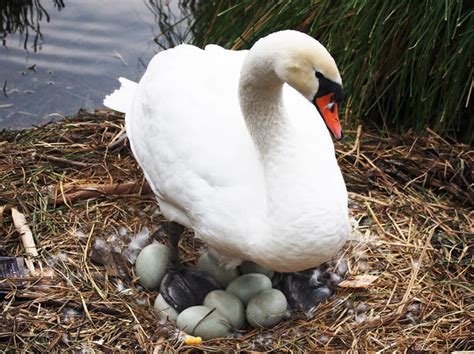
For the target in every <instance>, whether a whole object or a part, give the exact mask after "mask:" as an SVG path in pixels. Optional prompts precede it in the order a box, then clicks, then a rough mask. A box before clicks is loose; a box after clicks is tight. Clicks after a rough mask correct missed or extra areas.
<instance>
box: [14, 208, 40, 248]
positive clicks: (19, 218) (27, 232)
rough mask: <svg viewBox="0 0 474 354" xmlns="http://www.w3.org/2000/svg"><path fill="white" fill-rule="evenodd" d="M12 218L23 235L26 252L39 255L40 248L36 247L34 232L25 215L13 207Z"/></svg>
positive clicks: (22, 240) (22, 239)
mask: <svg viewBox="0 0 474 354" xmlns="http://www.w3.org/2000/svg"><path fill="white" fill-rule="evenodd" d="M12 219H13V224H14V225H15V228H16V230H17V231H18V233H19V234H20V235H21V242H22V243H23V246H24V247H25V250H26V253H27V254H28V255H30V256H33V257H36V256H38V250H37V249H36V245H35V240H34V239H33V233H32V232H31V229H30V227H29V226H28V224H27V223H26V219H25V215H23V214H22V213H20V212H19V211H18V210H17V208H15V207H13V208H12Z"/></svg>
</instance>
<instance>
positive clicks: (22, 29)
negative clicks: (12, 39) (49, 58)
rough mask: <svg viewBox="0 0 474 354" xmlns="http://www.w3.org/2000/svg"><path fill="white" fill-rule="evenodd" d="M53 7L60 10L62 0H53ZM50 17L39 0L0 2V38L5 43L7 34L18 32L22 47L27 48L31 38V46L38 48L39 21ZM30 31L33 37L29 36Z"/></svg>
mask: <svg viewBox="0 0 474 354" xmlns="http://www.w3.org/2000/svg"><path fill="white" fill-rule="evenodd" d="M53 1H54V7H55V8H56V9H57V10H58V11H60V10H61V9H62V8H64V2H63V0H53ZM43 19H46V22H49V20H50V17H49V15H48V12H47V11H46V9H45V8H44V7H43V6H42V5H41V2H40V0H20V1H8V0H4V1H2V2H0V39H1V40H2V44H3V45H4V46H5V45H6V38H7V36H8V35H9V34H14V33H17V32H18V33H19V34H20V35H21V36H23V38H24V39H23V48H25V49H26V50H28V41H29V40H32V41H33V43H32V48H33V50H34V51H35V52H36V51H37V50H38V40H40V39H42V35H41V30H40V22H41V21H42V20H43ZM31 31H32V32H33V38H31Z"/></svg>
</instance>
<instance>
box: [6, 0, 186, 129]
mask: <svg viewBox="0 0 474 354" xmlns="http://www.w3.org/2000/svg"><path fill="white" fill-rule="evenodd" d="M7 3H9V4H10V5H11V4H12V3H15V5H16V7H13V6H9V7H8V6H6V5H7ZM18 4H22V6H23V7H21V6H20V5H18ZM0 9H1V15H2V16H1V18H2V19H1V21H3V22H1V23H0V24H1V26H0V29H1V31H2V33H1V34H0V38H1V39H2V41H3V46H0V90H2V91H3V92H0V129H2V128H24V127H28V126H31V125H32V124H34V125H41V124H44V123H45V122H47V121H50V120H51V119H53V118H57V117H61V116H63V115H70V114H74V113H76V112H77V111H78V109H79V108H85V109H89V110H90V109H93V108H97V107H102V98H103V96H104V95H105V94H107V93H109V92H111V91H112V90H113V89H115V88H117V87H118V82H117V81H116V78H117V77H119V76H125V77H127V78H129V79H131V80H138V79H139V78H140V77H141V75H142V74H143V72H144V70H145V68H146V65H147V64H148V62H149V60H150V59H151V58H152V57H153V55H154V54H155V53H156V52H158V51H159V50H160V49H161V48H168V47H170V46H172V45H175V44H177V43H181V42H184V41H189V39H190V35H189V29H188V22H189V20H190V18H189V17H187V15H186V14H187V13H186V12H182V11H183V9H182V8H181V7H180V5H179V2H178V1H177V0H176V1H158V0H101V1H96V0H69V1H67V2H65V3H64V2H63V1H62V0H49V1H46V0H43V1H41V0H30V1H23V2H21V1H5V0H0ZM7 15H8V16H7ZM9 16H10V17H9ZM25 19H26V20H25ZM22 21H23V22H22ZM157 44H158V45H157ZM25 49H27V50H25Z"/></svg>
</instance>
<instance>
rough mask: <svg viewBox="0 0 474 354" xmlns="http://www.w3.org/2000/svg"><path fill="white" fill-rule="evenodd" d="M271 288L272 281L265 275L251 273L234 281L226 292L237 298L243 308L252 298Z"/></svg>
mask: <svg viewBox="0 0 474 354" xmlns="http://www.w3.org/2000/svg"><path fill="white" fill-rule="evenodd" d="M271 287H272V281H271V280H270V278H268V277H267V276H266V275H263V274H260V273H251V274H244V275H241V276H240V277H238V278H237V279H234V280H233V281H232V282H231V283H230V284H229V286H228V287H227V289H226V291H227V292H229V293H231V294H234V295H235V296H237V297H238V298H239V299H240V300H241V301H242V303H243V304H244V306H245V305H247V303H248V302H249V300H250V299H251V298H252V297H254V296H255V295H257V294H258V293H260V292H261V291H263V290H265V289H271Z"/></svg>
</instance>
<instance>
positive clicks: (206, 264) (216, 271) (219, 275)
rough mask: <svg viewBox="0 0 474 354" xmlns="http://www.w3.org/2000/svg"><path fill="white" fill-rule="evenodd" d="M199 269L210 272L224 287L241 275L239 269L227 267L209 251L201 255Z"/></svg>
mask: <svg viewBox="0 0 474 354" xmlns="http://www.w3.org/2000/svg"><path fill="white" fill-rule="evenodd" d="M197 269H198V270H200V271H201V272H204V273H207V274H209V275H210V276H211V277H213V278H214V279H215V280H217V281H218V282H219V284H221V285H222V286H223V287H224V288H225V287H226V286H227V285H229V283H230V282H231V281H232V280H234V279H235V278H237V277H238V276H239V271H238V270H237V269H235V268H234V269H225V268H224V267H222V266H221V265H220V264H219V262H218V261H217V259H216V258H215V257H214V256H212V254H210V253H209V252H207V251H206V252H204V253H203V254H202V255H201V257H199V259H198V262H197Z"/></svg>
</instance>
